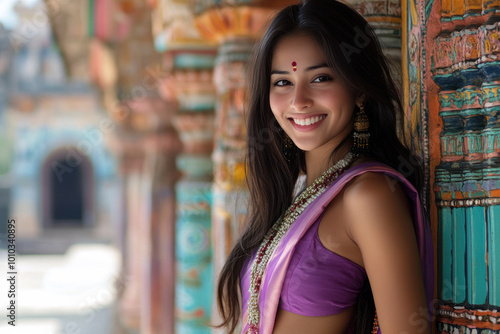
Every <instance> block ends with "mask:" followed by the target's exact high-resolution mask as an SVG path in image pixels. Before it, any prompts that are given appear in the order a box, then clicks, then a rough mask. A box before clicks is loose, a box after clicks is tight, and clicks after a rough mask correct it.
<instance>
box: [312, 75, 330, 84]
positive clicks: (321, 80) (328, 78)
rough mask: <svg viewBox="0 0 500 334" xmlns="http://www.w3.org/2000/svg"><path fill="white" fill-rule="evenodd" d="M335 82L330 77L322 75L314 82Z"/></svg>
mask: <svg viewBox="0 0 500 334" xmlns="http://www.w3.org/2000/svg"><path fill="white" fill-rule="evenodd" d="M330 80H333V79H332V78H331V77H330V76H328V75H320V76H318V77H316V78H315V79H314V80H313V82H325V81H330Z"/></svg>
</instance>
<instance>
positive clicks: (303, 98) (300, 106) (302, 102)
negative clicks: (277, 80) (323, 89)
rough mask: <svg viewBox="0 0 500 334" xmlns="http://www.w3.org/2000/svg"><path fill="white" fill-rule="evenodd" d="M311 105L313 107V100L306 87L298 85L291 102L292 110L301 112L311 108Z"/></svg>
mask: <svg viewBox="0 0 500 334" xmlns="http://www.w3.org/2000/svg"><path fill="white" fill-rule="evenodd" d="M311 105H312V99H311V97H310V94H309V92H308V89H307V87H304V86H302V85H296V86H295V89H294V92H293V98H292V102H291V106H292V108H293V109H295V110H297V111H301V110H304V109H306V108H309V107H310V106H311Z"/></svg>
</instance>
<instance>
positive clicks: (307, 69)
mask: <svg viewBox="0 0 500 334" xmlns="http://www.w3.org/2000/svg"><path fill="white" fill-rule="evenodd" d="M322 67H330V66H328V64H327V63H323V64H319V65H313V66H309V67H307V68H306V69H305V71H306V72H308V71H314V70H317V69H318V68H322ZM273 74H290V72H289V71H278V70H272V71H271V75H273Z"/></svg>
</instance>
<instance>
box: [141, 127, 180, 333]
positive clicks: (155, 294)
mask: <svg viewBox="0 0 500 334" xmlns="http://www.w3.org/2000/svg"><path fill="white" fill-rule="evenodd" d="M145 141H146V145H145V149H146V157H147V158H149V160H150V161H149V164H150V170H151V175H152V179H151V181H152V182H151V205H150V228H149V229H147V230H146V233H148V235H147V239H149V240H145V241H149V243H147V244H146V245H147V247H148V249H147V253H146V256H145V260H146V261H148V262H147V263H146V264H145V265H144V269H143V270H144V276H145V277H146V280H145V284H144V295H145V303H144V306H145V307H144V309H143V310H144V312H143V314H144V316H145V317H147V318H146V319H145V321H143V322H142V326H141V333H152V334H153V333H154V334H161V333H173V332H174V326H173V324H174V298H175V291H174V284H173V283H174V282H175V271H176V268H175V260H174V253H175V218H176V215H175V191H174V186H175V182H176V180H177V178H178V172H177V168H176V165H175V160H176V157H177V154H178V153H179V152H180V149H181V142H180V140H179V137H178V135H177V132H176V131H175V130H174V129H173V128H167V129H164V130H163V131H161V132H159V133H157V134H150V135H148V137H147V138H146V140H145ZM148 253H149V254H148Z"/></svg>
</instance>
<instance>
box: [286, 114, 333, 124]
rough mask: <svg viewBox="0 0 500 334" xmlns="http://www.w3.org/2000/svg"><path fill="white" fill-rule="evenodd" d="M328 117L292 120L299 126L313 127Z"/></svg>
mask: <svg viewBox="0 0 500 334" xmlns="http://www.w3.org/2000/svg"><path fill="white" fill-rule="evenodd" d="M325 117H326V115H321V116H315V117H309V118H301V119H299V118H292V120H293V122H294V123H295V124H297V125H302V126H305V125H312V124H314V123H318V122H319V121H321V120H323V119H324V118H325Z"/></svg>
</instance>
